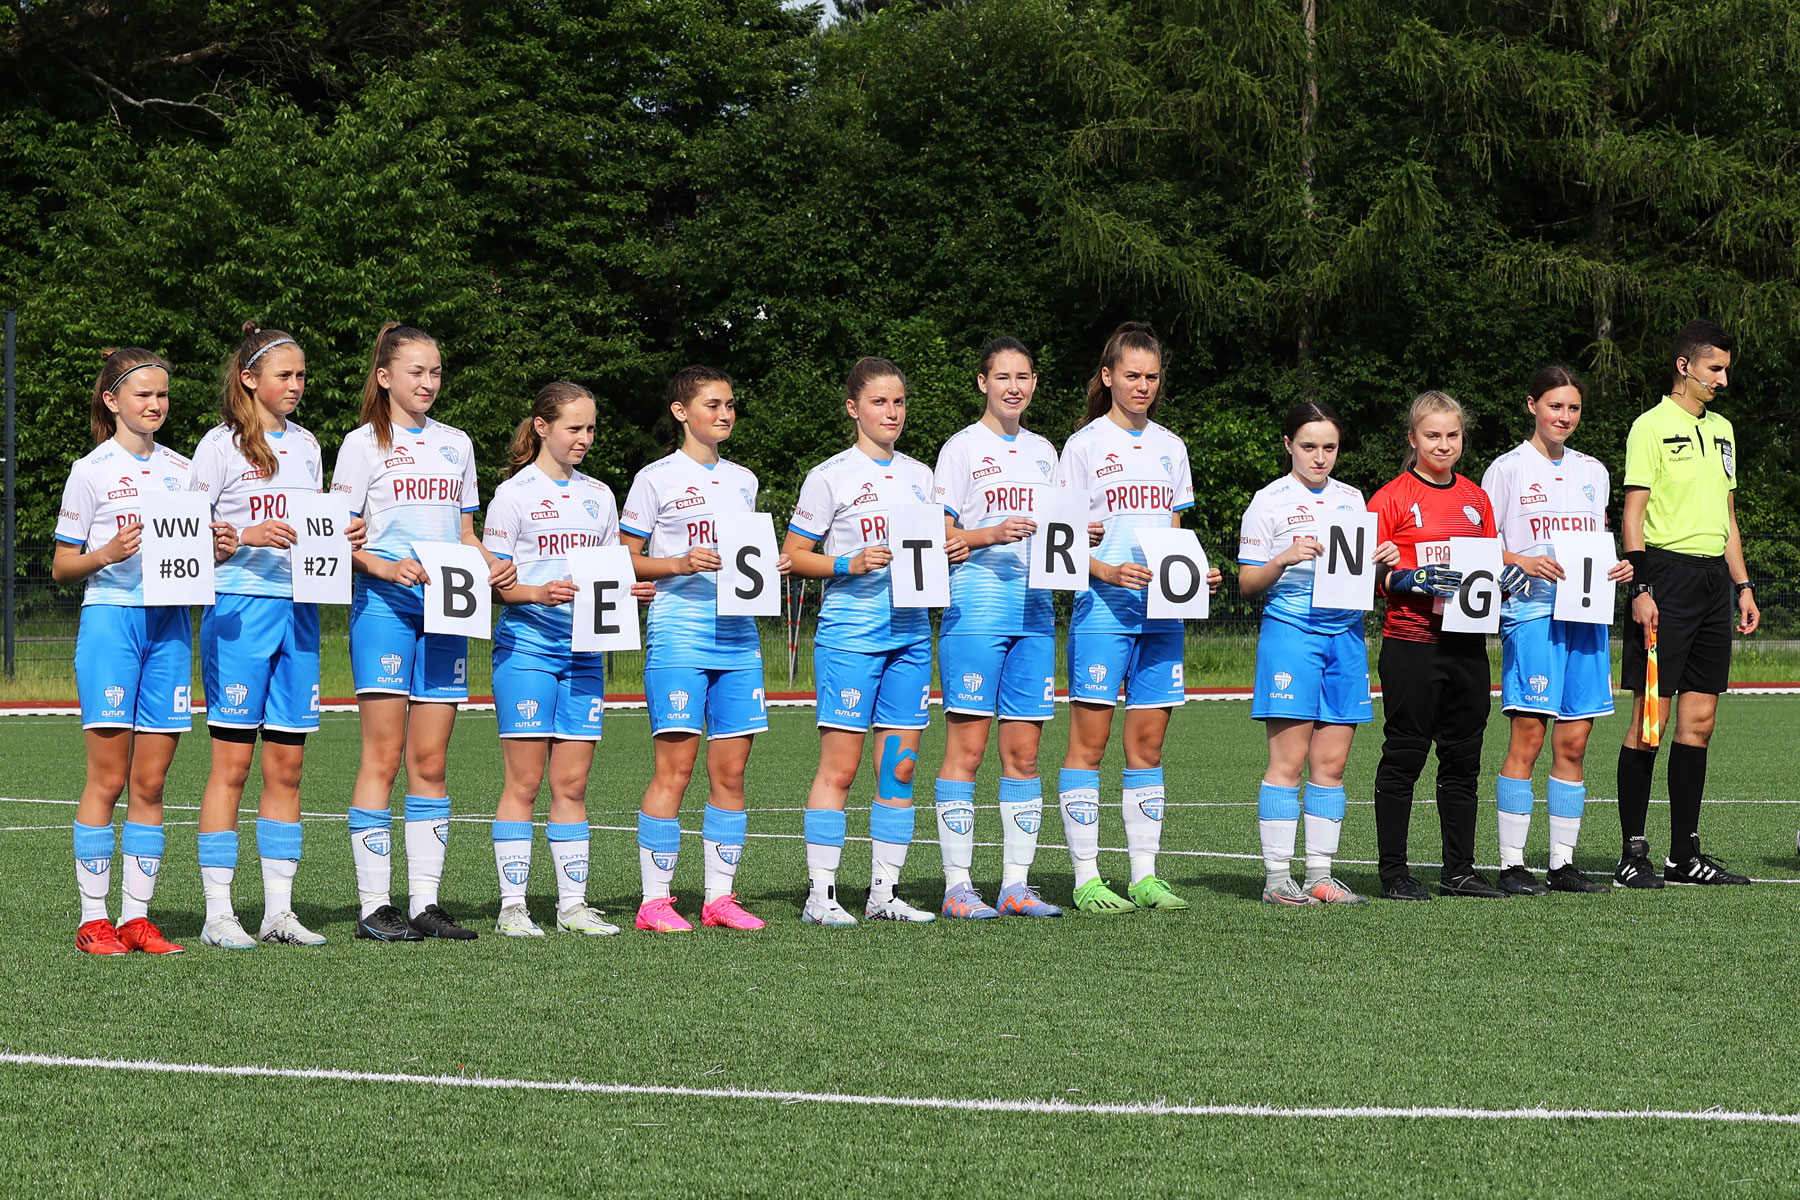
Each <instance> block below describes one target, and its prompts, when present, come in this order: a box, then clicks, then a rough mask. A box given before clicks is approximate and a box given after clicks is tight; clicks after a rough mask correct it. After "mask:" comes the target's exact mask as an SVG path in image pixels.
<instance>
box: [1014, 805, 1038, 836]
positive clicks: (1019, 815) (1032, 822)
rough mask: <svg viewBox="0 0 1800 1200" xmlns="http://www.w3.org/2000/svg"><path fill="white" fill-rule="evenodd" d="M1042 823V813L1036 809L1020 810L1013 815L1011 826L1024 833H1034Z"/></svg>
mask: <svg viewBox="0 0 1800 1200" xmlns="http://www.w3.org/2000/svg"><path fill="white" fill-rule="evenodd" d="M1043 823H1044V812H1043V810H1042V809H1038V808H1021V809H1020V810H1019V811H1018V812H1016V813H1014V814H1013V824H1014V825H1017V826H1018V827H1019V828H1020V829H1022V830H1024V831H1025V832H1026V833H1036V832H1037V831H1038V829H1039V827H1041V826H1042V825H1043Z"/></svg>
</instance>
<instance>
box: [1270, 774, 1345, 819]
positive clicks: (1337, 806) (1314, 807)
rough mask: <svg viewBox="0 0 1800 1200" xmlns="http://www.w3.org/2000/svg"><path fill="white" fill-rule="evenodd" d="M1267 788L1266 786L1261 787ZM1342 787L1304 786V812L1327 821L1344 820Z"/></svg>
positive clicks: (1340, 785) (1315, 784) (1310, 784)
mask: <svg viewBox="0 0 1800 1200" xmlns="http://www.w3.org/2000/svg"><path fill="white" fill-rule="evenodd" d="M1263 786H1264V787H1267V786H1268V785H1267V784H1264V785H1263ZM1346 803H1347V802H1346V801H1345V799H1344V785H1343V784H1341V783H1340V784H1338V785H1337V786H1336V787H1324V786H1322V785H1320V784H1317V783H1309V784H1307V785H1306V811H1307V812H1308V813H1311V814H1312V815H1313V816H1315V817H1324V818H1325V819H1326V820H1327V821H1341V820H1343V819H1344V808H1345V805H1346Z"/></svg>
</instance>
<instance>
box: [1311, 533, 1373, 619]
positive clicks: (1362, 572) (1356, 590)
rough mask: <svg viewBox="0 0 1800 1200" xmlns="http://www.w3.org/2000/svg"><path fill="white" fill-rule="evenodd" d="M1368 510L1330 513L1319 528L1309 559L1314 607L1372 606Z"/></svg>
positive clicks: (1371, 551) (1364, 607) (1369, 607)
mask: <svg viewBox="0 0 1800 1200" xmlns="http://www.w3.org/2000/svg"><path fill="white" fill-rule="evenodd" d="M1375 524H1376V517H1375V514H1374V513H1372V512H1334V513H1332V514H1331V515H1330V516H1328V517H1327V518H1326V519H1325V521H1324V524H1323V528H1321V529H1320V530H1319V546H1320V552H1319V555H1318V557H1317V558H1314V559H1313V560H1312V565H1313V590H1312V602H1313V607H1314V608H1354V609H1361V610H1363V611H1364V612H1367V611H1368V610H1370V609H1372V608H1374V607H1375V545H1376V533H1375Z"/></svg>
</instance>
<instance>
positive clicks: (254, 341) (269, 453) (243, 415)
mask: <svg viewBox="0 0 1800 1200" xmlns="http://www.w3.org/2000/svg"><path fill="white" fill-rule="evenodd" d="M277 346H293V347H295V348H296V349H298V348H299V343H297V342H295V341H294V339H293V338H292V337H291V336H290V335H288V334H286V333H283V332H282V331H281V330H279V329H264V328H262V327H261V326H259V325H258V324H257V323H256V322H255V321H245V322H244V340H243V341H241V342H239V343H238V348H237V349H236V350H234V351H232V353H231V357H230V358H227V359H226V360H225V370H224V378H222V379H221V380H220V381H219V412H220V420H221V421H222V422H223V423H224V425H225V428H227V429H229V430H231V442H232V444H233V445H234V446H236V447H237V450H238V453H239V454H242V455H243V456H244V461H245V462H247V463H249V464H250V465H251V466H252V467H254V468H255V469H256V470H257V472H258V473H259V475H260V477H261V478H263V479H273V478H274V477H275V472H276V470H277V469H278V465H279V464H278V463H277V462H276V459H275V451H273V450H271V449H270V448H269V443H268V440H267V439H266V438H264V437H263V418H262V405H260V404H258V403H257V401H256V396H255V394H254V393H253V392H251V391H250V389H249V388H247V387H245V386H244V379H243V375H244V372H245V371H254V370H255V369H256V364H257V362H258V360H260V359H261V358H262V357H263V355H265V354H267V353H268V352H269V351H271V350H273V349H274V348H275V347H277Z"/></svg>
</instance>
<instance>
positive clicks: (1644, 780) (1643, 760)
mask: <svg viewBox="0 0 1800 1200" xmlns="http://www.w3.org/2000/svg"><path fill="white" fill-rule="evenodd" d="M1655 770H1656V751H1654V750H1644V749H1635V750H1634V749H1633V748H1632V747H1630V746H1620V747H1619V833H1620V834H1622V835H1623V836H1624V838H1625V840H1626V841H1630V840H1631V839H1632V838H1641V837H1643V836H1644V821H1645V819H1646V818H1648V817H1649V815H1650V775H1651V773H1652V772H1654V771H1655Z"/></svg>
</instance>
